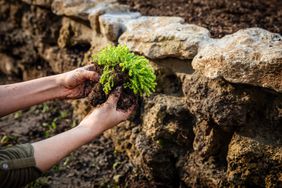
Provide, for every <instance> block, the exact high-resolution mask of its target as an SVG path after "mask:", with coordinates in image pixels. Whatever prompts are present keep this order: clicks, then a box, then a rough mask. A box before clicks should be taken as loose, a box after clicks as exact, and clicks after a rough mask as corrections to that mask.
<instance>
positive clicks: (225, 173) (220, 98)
mask: <svg viewBox="0 0 282 188" xmlns="http://www.w3.org/2000/svg"><path fill="white" fill-rule="evenodd" d="M184 93H185V95H186V97H187V100H186V101H187V106H188V109H189V110H190V112H191V113H192V114H193V115H194V116H195V117H196V119H197V123H196V126H194V129H193V130H194V134H195V139H194V141H193V149H194V151H193V153H191V154H188V156H187V158H186V159H187V160H186V161H185V165H184V168H183V169H182V170H183V171H184V173H183V180H184V182H185V183H186V185H188V186H200V185H202V186H203V185H204V186H208V187H226V186H227V187H230V186H231V187H233V186H235V187H236V186H239V187H240V186H244V185H249V186H250V187H257V186H266V187H269V186H270V187H271V186H274V187H277V186H278V187H279V186H280V180H279V178H280V177H281V175H280V174H279V173H280V172H281V170H282V168H281V166H282V161H281V159H282V158H281V148H282V144H281V138H280V137H281V134H282V129H281V122H282V113H281V112H282V110H281V105H282V95H281V94H280V93H276V92H270V91H269V90H264V89H263V88H260V87H255V86H250V85H240V84H231V83H229V82H227V81H226V80H224V79H223V78H213V79H211V78H208V77H205V76H203V75H202V74H201V73H199V72H195V73H194V74H193V75H192V77H191V79H188V80H186V82H185V83H184ZM226 169H227V170H226ZM197 180H200V181H197ZM198 182H202V183H200V184H199V183H198Z"/></svg>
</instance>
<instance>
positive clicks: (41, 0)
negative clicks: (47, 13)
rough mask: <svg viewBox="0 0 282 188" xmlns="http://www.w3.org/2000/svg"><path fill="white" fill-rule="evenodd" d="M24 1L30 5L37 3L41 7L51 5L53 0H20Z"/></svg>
mask: <svg viewBox="0 0 282 188" xmlns="http://www.w3.org/2000/svg"><path fill="white" fill-rule="evenodd" d="M22 1H23V2H25V3H28V4H31V5H38V6H43V7H47V8H49V7H51V4H52V2H53V0H22Z"/></svg>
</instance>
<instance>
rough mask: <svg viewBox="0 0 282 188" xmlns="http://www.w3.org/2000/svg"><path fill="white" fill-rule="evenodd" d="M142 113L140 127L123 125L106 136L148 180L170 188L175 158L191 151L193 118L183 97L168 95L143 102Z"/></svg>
mask: <svg viewBox="0 0 282 188" xmlns="http://www.w3.org/2000/svg"><path fill="white" fill-rule="evenodd" d="M144 111H145V114H144V116H143V117H142V121H143V123H142V124H140V125H134V124H133V123H129V122H124V123H122V124H121V125H119V126H117V127H115V128H113V129H111V130H109V131H108V132H107V135H108V136H110V137H111V138H112V139H113V141H114V143H115V145H116V148H117V149H118V150H119V151H126V153H127V155H128V156H129V158H130V160H131V161H132V163H133V164H134V165H135V166H137V167H138V168H140V169H141V170H142V171H143V172H145V174H146V177H147V178H148V179H149V180H150V181H153V182H157V183H158V185H169V186H173V185H174V184H175V183H176V182H175V181H174V180H175V179H176V178H177V170H176V168H175V163H176V161H177V159H178V157H179V156H180V155H181V154H182V153H183V152H185V151H187V150H190V149H192V142H193V138H194V135H193V130H192V127H193V124H194V117H193V116H192V115H191V114H190V112H189V110H187V108H186V107H185V100H184V98H181V97H173V96H168V95H157V96H155V97H152V98H150V99H147V100H146V101H145V106H144ZM164 182H165V184H164Z"/></svg>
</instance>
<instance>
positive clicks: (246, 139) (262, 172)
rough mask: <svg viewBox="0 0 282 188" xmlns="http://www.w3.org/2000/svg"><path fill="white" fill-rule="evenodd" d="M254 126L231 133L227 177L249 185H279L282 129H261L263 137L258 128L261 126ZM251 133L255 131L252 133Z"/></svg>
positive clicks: (280, 182)
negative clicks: (274, 130) (275, 131)
mask: <svg viewBox="0 0 282 188" xmlns="http://www.w3.org/2000/svg"><path fill="white" fill-rule="evenodd" d="M277 128H278V127H277ZM257 129H258V127H253V128H252V129H249V130H246V129H245V130H244V131H240V132H239V133H236V134H234V136H233V138H232V141H231V143H230V146H229V151H228V156H227V159H228V170H227V178H228V181H229V182H230V184H233V185H237V186H243V185H246V184H247V185H248V186H250V187H258V186H262V187H281V186H282V179H281V178H282V145H281V144H282V143H281V133H282V132H281V130H282V129H281V128H278V130H279V129H280V131H279V132H277V133H274V132H269V131H267V132H264V134H265V137H266V136H267V137H268V138H267V139H263V138H262V137H261V132H260V131H261V130H263V129H261V128H259V129H258V130H259V131H258V130H257ZM245 131H247V132H245ZM251 131H252V133H251ZM255 133H258V135H257V136H254V135H255ZM269 133H271V134H269ZM269 143H272V144H271V145H269ZM273 144H275V145H273ZM246 182H247V183H246Z"/></svg>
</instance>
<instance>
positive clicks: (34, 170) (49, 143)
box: [0, 91, 134, 187]
mask: <svg viewBox="0 0 282 188" xmlns="http://www.w3.org/2000/svg"><path fill="white" fill-rule="evenodd" d="M118 99H119V92H117V91H116V92H115V93H114V94H112V95H110V97H109V99H108V100H107V102H106V103H104V104H103V105H102V106H100V107H99V108H96V109H95V110H94V111H93V112H91V113H90V114H89V115H88V116H86V117H85V118H84V119H83V121H82V122H81V123H80V124H79V125H78V126H77V127H75V128H73V129H71V130H69V131H66V132H64V133H61V134H59V135H56V136H54V137H51V138H48V139H46V140H43V141H39V142H35V143H33V144H31V145H30V144H27V145H26V146H25V147H26V148H28V149H24V148H22V149H20V150H19V149H17V152H14V153H16V155H14V154H11V153H13V152H11V150H15V148H16V147H19V146H14V147H12V148H10V151H6V152H5V151H4V150H0V187H7V185H9V187H13V186H15V185H25V184H26V183H28V182H30V181H32V180H35V179H36V178H37V177H39V176H40V174H41V172H45V171H47V170H48V169H50V168H51V167H52V166H53V165H55V164H56V163H58V162H59V161H60V160H61V159H63V158H64V157H66V156H67V155H69V154H70V153H71V152H72V151H74V150H76V149H77V148H79V147H80V146H82V145H84V144H86V143H88V142H90V141H92V140H93V139H95V138H96V137H97V136H98V135H100V134H101V133H103V132H104V131H105V130H107V129H109V128H111V127H113V126H115V125H117V124H118V123H120V122H122V121H124V120H126V119H127V118H128V117H129V116H130V114H131V113H132V111H133V108H134V106H132V107H131V108H130V109H129V110H128V111H126V112H125V111H120V110H117V109H116V105H117V101H118ZM21 147H22V146H21ZM1 153H2V154H3V155H2V156H1ZM22 153H23V154H22ZM19 154H20V155H19ZM5 156H6V157H5ZM17 156H18V158H17ZM26 159H28V163H26V161H25V162H24V163H20V164H19V165H18V166H15V165H11V166H13V167H14V168H13V169H6V170H5V169H3V168H1V167H2V166H1V165H4V164H9V166H10V164H15V161H19V162H21V160H26Z"/></svg>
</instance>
